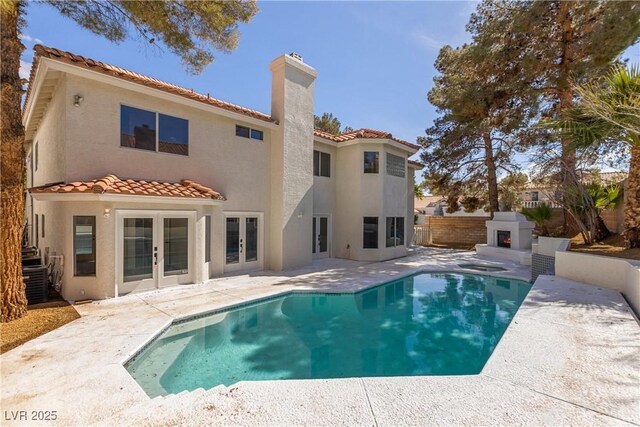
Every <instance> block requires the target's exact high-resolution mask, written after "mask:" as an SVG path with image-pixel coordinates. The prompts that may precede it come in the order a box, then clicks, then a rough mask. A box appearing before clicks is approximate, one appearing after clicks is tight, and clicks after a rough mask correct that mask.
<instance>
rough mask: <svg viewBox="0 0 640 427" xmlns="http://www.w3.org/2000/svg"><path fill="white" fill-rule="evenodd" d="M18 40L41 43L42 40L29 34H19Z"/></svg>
mask: <svg viewBox="0 0 640 427" xmlns="http://www.w3.org/2000/svg"><path fill="white" fill-rule="evenodd" d="M19 37H20V40H22V41H23V42H25V43H33V44H35V43H42V40H40V39H39V38H37V37H31V36H30V35H29V34H20V36H19Z"/></svg>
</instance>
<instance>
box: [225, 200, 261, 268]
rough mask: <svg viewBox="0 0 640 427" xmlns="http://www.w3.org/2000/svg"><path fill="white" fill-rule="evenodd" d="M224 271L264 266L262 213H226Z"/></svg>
mask: <svg viewBox="0 0 640 427" xmlns="http://www.w3.org/2000/svg"><path fill="white" fill-rule="evenodd" d="M224 226H225V233H224V235H225V258H224V271H225V272H230V271H242V270H259V269H261V268H262V214H261V213H254V214H252V213H242V214H240V213H238V214H235V213H228V214H225V225H224Z"/></svg>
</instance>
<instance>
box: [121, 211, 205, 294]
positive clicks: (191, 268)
mask: <svg viewBox="0 0 640 427" xmlns="http://www.w3.org/2000/svg"><path fill="white" fill-rule="evenodd" d="M115 217H116V227H115V228H116V236H115V238H116V240H115V241H116V248H115V258H116V262H115V268H116V271H115V273H116V274H115V277H116V284H115V285H116V289H115V295H117V296H120V295H125V294H128V293H130V292H136V291H144V290H152V289H158V288H162V287H166V286H172V285H178V284H182V283H193V278H194V277H195V262H196V260H195V257H194V255H195V250H194V248H195V240H196V235H195V232H194V231H195V222H196V211H178V210H133V209H116V210H115ZM125 218H151V219H152V220H153V225H152V226H153V232H152V238H153V247H154V250H153V254H152V257H153V258H152V262H153V267H152V277H151V278H147V279H142V280H139V281H133V282H126V283H125V282H124V265H123V255H124V219H125ZM165 218H187V220H188V231H187V233H188V234H187V236H188V238H189V244H188V249H187V250H188V255H187V260H188V261H187V273H185V274H179V275H172V276H167V277H164V245H163V233H164V231H163V230H164V228H163V225H164V224H163V220H164V219H165ZM156 248H157V250H156Z"/></svg>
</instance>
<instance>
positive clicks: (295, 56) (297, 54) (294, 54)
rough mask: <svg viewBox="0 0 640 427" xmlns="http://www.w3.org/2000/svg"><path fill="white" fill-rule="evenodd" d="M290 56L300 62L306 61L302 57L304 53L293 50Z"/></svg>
mask: <svg viewBox="0 0 640 427" xmlns="http://www.w3.org/2000/svg"><path fill="white" fill-rule="evenodd" d="M289 56H290V57H292V58H295V59H297V60H298V61H300V62H304V60H303V59H302V55H300V54H299V53H296V52H291V53H290V54H289Z"/></svg>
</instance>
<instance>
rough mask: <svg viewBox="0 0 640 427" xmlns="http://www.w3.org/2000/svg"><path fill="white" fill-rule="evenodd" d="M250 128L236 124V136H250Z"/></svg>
mask: <svg viewBox="0 0 640 427" xmlns="http://www.w3.org/2000/svg"><path fill="white" fill-rule="evenodd" d="M250 131H251V130H250V129H249V128H248V127H245V126H240V125H236V136H241V137H243V138H249V133H250Z"/></svg>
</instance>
